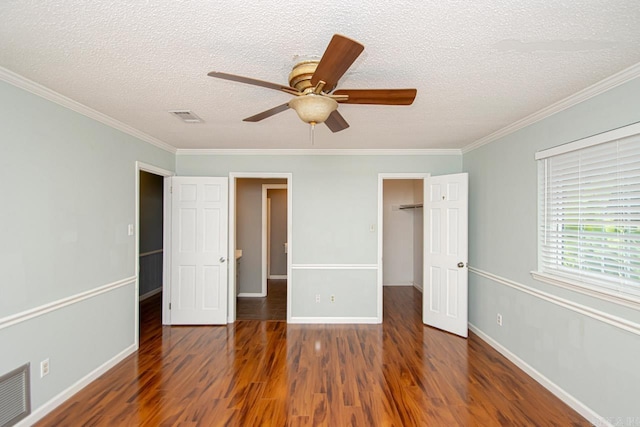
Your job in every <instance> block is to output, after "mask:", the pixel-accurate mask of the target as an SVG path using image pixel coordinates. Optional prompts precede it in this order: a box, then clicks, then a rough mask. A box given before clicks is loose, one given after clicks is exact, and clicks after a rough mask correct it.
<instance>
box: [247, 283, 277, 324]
mask: <svg viewBox="0 0 640 427" xmlns="http://www.w3.org/2000/svg"><path fill="white" fill-rule="evenodd" d="M236 318H237V319H238V320H287V281H286V280H272V279H269V280H267V296H266V297H264V298H238V299H237V304H236Z"/></svg>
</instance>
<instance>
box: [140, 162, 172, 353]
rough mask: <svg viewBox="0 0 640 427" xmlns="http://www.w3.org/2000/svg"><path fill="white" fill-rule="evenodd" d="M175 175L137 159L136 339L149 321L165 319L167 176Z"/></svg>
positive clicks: (167, 219)
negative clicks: (163, 315)
mask: <svg viewBox="0 0 640 427" xmlns="http://www.w3.org/2000/svg"><path fill="white" fill-rule="evenodd" d="M172 175H173V173H172V172H170V171H167V170H164V169H161V168H158V167H156V166H152V165H148V164H145V163H142V162H136V186H135V188H136V225H135V229H136V230H137V233H136V250H135V254H136V260H135V262H136V264H135V266H136V276H137V278H138V286H137V289H138V292H137V293H136V308H137V309H138V313H137V315H136V316H135V321H136V327H135V329H136V342H137V340H138V339H139V334H140V331H141V330H142V328H144V327H146V326H147V325H148V324H149V323H148V322H161V319H162V313H163V310H162V307H163V297H164V295H163V294H164V293H163V288H164V277H165V270H166V262H167V259H168V258H167V256H166V252H165V249H167V245H166V242H167V241H168V238H169V236H166V235H165V225H166V223H167V222H168V221H170V219H169V218H168V215H167V209H169V203H170V201H169V198H168V197H167V188H166V179H167V178H168V177H170V176H172ZM131 231H133V230H131Z"/></svg>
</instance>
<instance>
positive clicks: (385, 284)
mask: <svg viewBox="0 0 640 427" xmlns="http://www.w3.org/2000/svg"><path fill="white" fill-rule="evenodd" d="M382 286H413V283H412V282H406V283H383V284H382Z"/></svg>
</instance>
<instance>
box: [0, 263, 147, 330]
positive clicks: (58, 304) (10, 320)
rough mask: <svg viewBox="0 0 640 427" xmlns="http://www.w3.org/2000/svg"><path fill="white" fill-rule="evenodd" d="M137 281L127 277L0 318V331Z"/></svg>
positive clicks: (133, 277) (134, 277)
mask: <svg viewBox="0 0 640 427" xmlns="http://www.w3.org/2000/svg"><path fill="white" fill-rule="evenodd" d="M137 279H138V278H137V276H131V277H127V278H126V279H121V280H117V281H115V282H111V283H107V284H106V285H102V286H99V287H97V288H94V289H91V290H88V291H85V292H80V293H77V294H75V295H71V296H70V297H66V298H62V299H59V300H57V301H53V302H50V303H47V304H43V305H41V306H38V307H34V308H30V309H29V310H25V311H22V312H20V313H16V314H12V315H10V316H5V317H3V318H0V329H4V328H8V327H9V326H13V325H15V324H18V323H21V322H24V321H27V320H30V319H33V318H34V317H38V316H42V315H43V314H47V313H50V312H52V311H55V310H60V309H61V308H64V307H67V306H69V305H72V304H76V303H79V302H82V301H85V300H88V299H89V298H93V297H95V296H98V295H100V294H104V293H106V292H111V291H113V290H115V289H118V288H121V287H123V286H127V285H130V284H132V283H136V280H137Z"/></svg>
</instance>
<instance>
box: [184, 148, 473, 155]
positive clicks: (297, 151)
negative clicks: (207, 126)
mask: <svg viewBox="0 0 640 427" xmlns="http://www.w3.org/2000/svg"><path fill="white" fill-rule="evenodd" d="M208 154H212V155H216V156H461V155H462V151H461V150H460V149H458V148H452V149H448V148H443V149H437V148H436V149H433V148H418V149H395V148H389V149H379V148H371V149H348V148H344V149H340V148H337V149H330V148H327V149H321V148H320V149H317V148H270V149H269V148H266V149H265V148H256V149H252V148H240V149H234V148H229V149H226V148H179V149H177V150H176V155H179V156H202V155H208Z"/></svg>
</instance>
